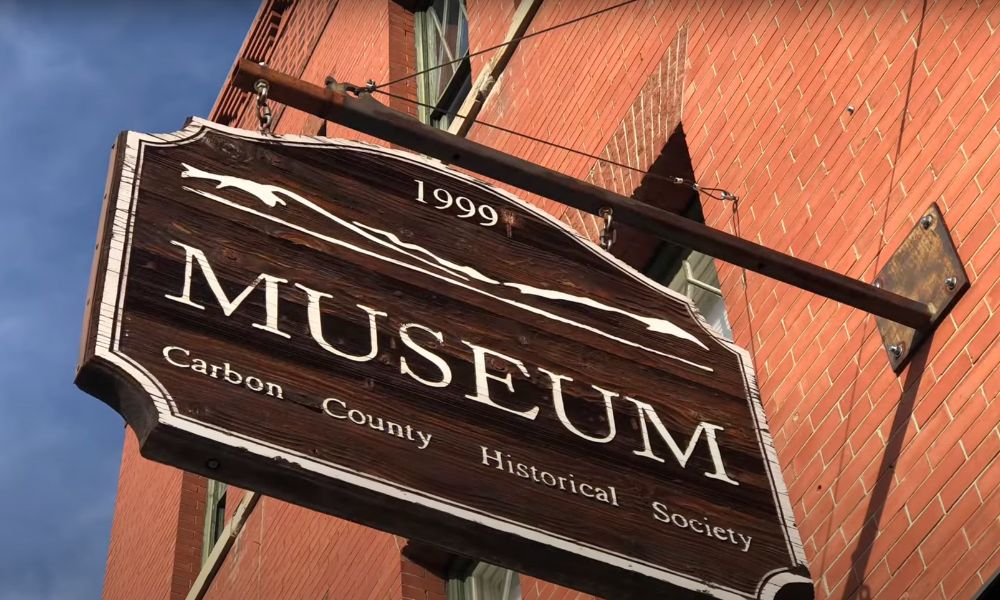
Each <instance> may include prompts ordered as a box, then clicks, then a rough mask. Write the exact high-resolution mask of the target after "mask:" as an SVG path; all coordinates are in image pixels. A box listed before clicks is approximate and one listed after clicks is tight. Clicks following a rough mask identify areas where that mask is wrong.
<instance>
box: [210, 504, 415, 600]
mask: <svg viewBox="0 0 1000 600" xmlns="http://www.w3.org/2000/svg"><path fill="white" fill-rule="evenodd" d="M404 544H405V540H401V539H399V538H397V537H395V536H392V535H389V534H386V533H381V532H378V531H375V530H372V529H368V528H366V527H362V526H360V525H355V524H354V523H350V522H348V521H343V520H340V519H335V518H333V517H328V516H326V515H321V514H318V513H315V512H312V511H310V510H307V509H304V508H300V507H298V506H294V505H291V504H287V503H284V502H280V501H278V500H274V499H273V498H267V497H264V498H261V499H260V501H259V502H258V503H257V506H256V507H255V508H254V510H253V512H252V513H250V516H249V518H248V519H247V521H246V523H245V524H244V526H243V529H242V531H241V532H240V534H239V536H238V537H237V539H236V542H235V543H234V544H233V547H232V548H231V549H230V550H229V552H228V554H227V555H226V556H225V559H224V561H223V563H222V566H221V568H220V569H219V572H218V573H217V574H216V575H215V578H214V579H213V581H212V584H211V585H210V587H209V588H208V593H207V594H206V595H205V600H221V599H237V598H238V599H240V600H242V599H245V598H266V599H275V600H278V599H282V598H287V599H298V598H312V599H316V600H321V599H322V598H327V599H329V600H386V599H390V598H400V589H401V586H402V580H401V569H400V547H401V546H402V545H404Z"/></svg>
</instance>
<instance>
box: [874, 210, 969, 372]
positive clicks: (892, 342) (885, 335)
mask: <svg viewBox="0 0 1000 600" xmlns="http://www.w3.org/2000/svg"><path fill="white" fill-rule="evenodd" d="M875 285H877V286H880V287H882V288H883V289H886V290H888V291H890V292H895V293H897V294H899V295H901V296H906V297H907V298H911V299H913V300H916V301H918V302H923V303H925V304H927V305H928V307H930V309H931V312H932V314H933V321H932V325H931V327H930V328H929V329H928V330H927V331H917V330H915V329H911V328H909V327H907V326H905V325H900V324H899V323H895V322H893V321H890V320H888V319H883V318H878V319H876V320H877V322H878V330H879V333H880V334H882V346H883V347H884V348H885V351H886V354H887V355H888V357H889V364H891V365H892V369H893V371H895V372H897V373H898V372H900V371H901V370H902V369H903V367H905V366H906V363H907V362H908V361H909V359H910V358H911V357H912V356H913V353H914V352H915V351H916V350H918V349H919V348H920V344H921V343H922V342H923V341H924V340H925V339H926V338H927V336H928V335H929V334H930V333H931V332H932V331H934V329H935V328H937V326H938V325H939V324H940V323H941V321H942V320H943V319H944V317H945V316H946V315H947V313H948V311H949V310H950V309H951V307H952V306H954V305H955V302H957V301H958V299H959V298H961V297H962V294H964V293H965V292H966V290H968V289H969V277H968V275H966V273H965V269H964V268H963V267H962V259H961V258H959V256H958V251H957V250H956V249H955V244H954V243H953V242H952V241H951V235H950V234H949V233H948V227H947V226H946V225H945V223H944V218H943V217H942V215H941V210H940V209H938V206H937V204H932V205H931V206H930V208H928V209H927V210H926V211H925V212H924V214H923V215H922V216H921V218H920V219H918V220H917V224H916V225H915V226H914V227H913V231H911V232H910V235H908V236H907V237H906V239H905V240H904V241H903V243H902V244H900V246H899V248H897V249H896V252H895V253H893V255H892V257H890V258H889V261H888V262H887V263H886V264H885V267H883V268H882V271H881V272H880V273H879V274H878V277H876V279H875Z"/></svg>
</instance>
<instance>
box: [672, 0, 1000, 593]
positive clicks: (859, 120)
mask: <svg viewBox="0 0 1000 600" xmlns="http://www.w3.org/2000/svg"><path fill="white" fill-rule="evenodd" d="M800 5H801V6H800ZM699 6H700V10H698V9H694V10H692V11H691V12H690V13H689V14H687V15H685V16H684V17H683V18H685V19H686V20H687V21H688V22H689V23H691V24H692V25H694V24H698V25H697V26H693V27H692V34H691V38H690V41H689V47H688V53H689V71H688V74H687V81H688V88H687V92H686V94H687V98H686V106H685V113H684V122H685V128H686V129H687V131H688V132H690V137H689V143H690V149H691V154H692V159H693V163H694V168H695V172H696V173H697V174H698V175H699V178H700V180H701V181H702V182H703V183H707V184H711V185H715V184H718V185H723V186H727V187H729V188H730V189H733V191H735V192H736V193H738V194H739V195H741V196H743V197H744V199H743V200H741V202H740V204H739V225H740V231H739V233H740V235H742V236H744V237H747V238H750V239H753V240H755V241H758V242H760V243H763V244H765V245H767V246H770V247H773V248H776V249H779V250H782V251H785V252H788V253H791V254H794V255H796V256H798V257H800V258H803V259H805V260H809V261H812V262H815V263H819V264H823V265H826V266H829V267H830V268H833V269H835V270H837V271H840V272H843V273H847V274H849V275H851V276H852V277H856V278H859V279H864V280H866V281H871V280H872V279H873V278H874V275H875V273H876V272H877V271H878V270H879V268H880V267H881V265H883V264H884V263H885V261H886V260H887V259H888V257H889V256H890V255H891V253H892V250H893V249H894V248H895V247H896V246H898V244H899V243H900V241H901V240H902V239H903V237H905V235H906V234H907V233H908V231H909V229H910V228H911V227H912V226H913V224H914V223H915V220H916V219H918V218H919V216H920V215H921V214H922V211H923V210H924V209H926V208H927V206H928V204H929V203H930V202H932V201H936V202H938V203H939V204H940V205H941V207H942V209H943V210H944V211H945V220H946V222H947V223H948V225H949V226H950V227H951V229H952V233H953V236H954V238H955V241H956V243H957V244H958V246H959V254H960V255H961V257H962V259H963V260H964V261H965V263H966V269H967V270H968V271H969V275H970V277H971V279H972V289H971V291H970V292H969V293H968V294H967V296H966V297H965V298H964V299H963V300H962V301H961V302H960V303H959V305H958V306H957V307H956V308H955V310H954V311H953V313H952V314H951V316H950V317H949V318H948V319H947V322H946V323H945V324H944V325H942V327H941V328H940V330H939V331H938V332H937V333H936V334H935V336H934V339H933V341H932V342H931V343H930V344H929V348H928V349H927V350H925V351H924V352H923V353H921V354H920V355H918V357H917V358H916V360H915V361H914V363H913V365H912V366H911V367H910V368H909V369H908V370H907V371H906V372H905V373H903V374H902V375H901V376H900V377H896V376H895V375H894V374H893V373H892V371H891V370H890V369H889V368H888V366H887V363H886V359H885V356H884V351H883V350H882V348H881V341H880V337H879V335H878V332H877V330H876V329H875V326H874V319H873V318H872V317H870V316H866V315H864V314H863V313H861V312H859V311H856V310H853V309H848V308H844V307H842V306H839V305H837V304H836V303H834V302H832V301H827V300H824V299H822V298H818V297H816V296H813V295H811V294H808V293H805V292H801V291H799V290H796V289H794V288H791V287H788V286H784V285H781V284H776V283H775V282H773V281H771V280H768V279H765V278H763V277H759V276H757V275H754V274H749V275H747V276H746V281H747V284H746V287H745V288H744V286H743V283H742V276H743V273H742V272H741V271H739V270H737V269H734V268H731V267H723V268H722V277H723V289H724V290H725V292H726V297H727V301H728V305H729V309H730V315H731V317H732V318H733V320H734V323H733V325H734V327H733V329H734V332H735V334H736V337H737V340H738V341H739V342H740V343H742V344H743V345H747V346H750V345H752V346H753V348H754V355H755V363H756V367H757V371H758V378H759V381H760V386H761V390H762V393H763V397H764V401H765V407H766V409H767V412H768V417H769V421H770V424H771V427H772V429H773V432H774V436H775V444H776V446H777V450H778V454H779V457H780V458H781V462H782V464H783V467H784V472H785V478H786V480H787V481H788V483H789V487H790V491H791V495H792V498H793V500H794V502H795V510H796V514H797V515H798V517H799V521H800V528H801V533H802V536H803V539H804V541H805V543H806V549H807V553H808V555H809V558H810V561H811V563H812V565H811V566H812V569H813V573H814V575H815V577H816V579H817V582H818V588H819V593H820V597H830V598H842V597H843V598H847V597H855V596H860V597H884V598H901V597H911V598H949V599H950V598H970V597H972V595H973V594H974V593H975V591H976V590H977V589H978V588H979V587H981V586H982V585H983V581H984V579H987V578H988V577H990V576H991V575H992V573H993V572H994V571H995V570H996V569H997V567H998V566H1000V555H998V554H997V550H996V549H997V548H998V546H1000V527H998V523H997V514H998V511H997V506H998V505H1000V498H998V497H997V495H996V490H997V478H998V469H997V468H996V464H995V459H996V455H997V453H998V451H1000V438H998V435H997V429H996V426H997V422H998V411H1000V407H998V406H997V404H996V397H997V394H998V392H1000V382H998V379H997V378H995V377H991V375H992V373H993V372H994V371H995V369H996V366H997V363H998V362H1000V349H998V347H997V345H996V344H995V341H996V337H997V335H998V333H1000V327H998V326H997V325H996V323H992V324H991V323H990V322H989V321H988V317H989V316H990V315H991V314H992V312H993V310H994V309H995V307H996V306H997V303H996V297H997V292H996V290H997V289H1000V288H996V287H995V285H994V283H995V282H996V281H997V278H998V275H1000V262H998V261H996V260H995V257H996V255H997V252H998V251H1000V236H995V235H992V234H993V233H994V232H995V231H996V229H997V220H996V215H995V213H994V209H993V208H992V206H993V198H994V197H995V196H996V194H997V191H998V190H1000V179H997V178H996V177H995V174H996V172H997V169H998V164H1000V163H998V160H997V158H996V157H995V156H994V152H995V149H996V148H997V142H998V141H1000V139H998V137H1000V136H998V132H997V129H996V123H997V118H998V115H1000V113H998V112H997V109H996V106H995V103H996V99H997V94H998V93H1000V92H998V90H1000V84H997V82H996V74H997V72H998V69H1000V57H998V56H997V54H996V52H995V51H994V49H995V48H996V43H997V38H996V37H995V36H994V35H993V31H994V30H995V28H996V24H997V23H1000V12H998V10H997V8H996V5H995V4H994V5H993V6H992V8H987V6H986V5H984V6H983V7H981V8H976V7H975V5H974V4H973V3H965V2H957V1H953V2H946V1H939V2H927V3H926V5H925V4H924V3H923V2H918V1H908V2H864V3H863V2H852V3H845V2H835V3H831V4H820V3H795V2H776V3H773V4H772V5H771V6H765V5H763V4H754V5H753V8H752V9H750V10H746V9H740V10H737V9H736V7H735V6H733V5H732V4H731V3H728V2H706V3H701V4H700V5H699ZM848 105H853V106H854V107H856V109H857V110H856V112H855V113H854V114H853V115H851V114H850V113H848V112H847V107H848ZM706 212H707V214H708V215H709V219H710V221H711V222H712V224H714V225H715V226H716V227H720V228H724V229H729V230H730V231H732V230H733V226H734V224H735V223H736V221H735V220H734V215H733V210H732V207H731V206H728V205H722V204H719V203H711V204H707V205H706ZM915 268H919V266H916V267H915ZM748 317H749V318H748Z"/></svg>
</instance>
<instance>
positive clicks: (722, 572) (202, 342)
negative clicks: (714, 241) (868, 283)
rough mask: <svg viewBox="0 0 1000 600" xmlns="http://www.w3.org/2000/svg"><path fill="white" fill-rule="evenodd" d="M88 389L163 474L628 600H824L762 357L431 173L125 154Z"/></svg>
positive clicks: (224, 145) (590, 251) (538, 215)
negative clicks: (767, 400)
mask: <svg viewBox="0 0 1000 600" xmlns="http://www.w3.org/2000/svg"><path fill="white" fill-rule="evenodd" d="M99 236H100V239H99V245H98V250H97V257H96V260H95V270H94V280H93V284H92V290H91V296H90V305H89V308H88V312H87V318H86V324H85V332H84V349H83V356H82V360H81V365H80V368H79V373H78V376H77V384H78V385H79V386H80V387H81V388H83V389H84V390H86V391H88V392H89V393H91V394H93V395H95V396H97V397H98V398H100V399H101V400H103V401H105V402H107V403H108V404H110V405H111V406H112V407H113V408H115V409H116V410H117V411H119V412H120V413H121V414H122V415H123V416H124V417H125V419H126V420H127V421H128V423H129V424H130V425H131V426H132V427H133V428H134V429H135V431H136V433H137V434H138V436H139V439H140V441H141V447H142V452H143V454H144V455H145V456H147V457H149V458H151V459H154V460H158V461H162V462H164V463H168V464H171V465H176V466H178V467H182V468H184V469H189V470H192V471H196V472H200V473H204V474H206V475H209V476H211V477H214V478H217V479H221V480H224V481H229V482H232V483H234V484H237V485H240V486H243V487H248V488H252V489H257V490H260V491H262V492H264V493H266V494H269V495H273V496H276V497H279V498H283V499H286V500H289V501H291V502H295V503H298V504H302V505H305V506H309V507H312V508H314V509H317V510H321V511H324V512H327V513H331V514H335V515H340V516H342V517H345V518H348V519H351V520H354V521H358V522H361V523H365V524H368V525H370V526H372V527H376V528H379V529H383V530H387V531H392V532H396V533H399V534H401V535H405V536H410V537H413V538H418V539H422V540H425V541H429V542H432V543H436V544H438V545H441V546H444V547H446V548H450V549H452V550H454V551H456V552H459V553H463V554H465V555H469V556H475V557H481V558H484V559H487V560H489V561H492V562H496V563H499V564H503V565H507V566H511V567H513V568H515V569H518V570H520V571H522V572H526V573H531V574H535V575H538V576H540V577H543V578H546V579H549V580H555V581H558V582H561V583H564V584H567V585H569V586H572V587H576V588H578V589H583V590H587V591H592V592H595V593H598V594H602V595H605V596H607V597H610V598H651V597H670V598H696V597H715V598H806V597H811V596H812V586H811V584H810V582H809V578H808V572H807V570H806V567H805V564H804V559H803V551H802V547H801V544H800V541H799V537H798V534H797V533H796V530H795V526H794V522H793V516H792V512H791V509H790V505H789V502H788V498H787V495H786V492H785V487H784V485H783V483H782V480H781V475H780V473H779V471H778V465H777V461H776V458H775V454H774V450H773V448H772V445H771V439H770V436H769V434H768V430H767V426H766V424H765V420H764V415H763V413H762V411H761V405H760V401H759V398H758V394H757V390H756V387H755V382H754V375H753V372H752V370H751V367H750V361H749V359H748V355H747V353H746V352H745V351H744V350H742V349H740V348H737V347H735V346H733V345H732V344H730V343H728V342H726V341H724V340H722V339H719V338H717V337H716V336H715V335H713V333H711V331H710V330H709V329H708V328H707V327H706V326H705V325H704V324H703V322H702V321H701V320H700V317H698V316H697V315H696V312H695V310H694V309H693V308H692V306H691V304H690V302H689V301H688V300H687V299H685V298H683V297H681V296H679V295H677V294H675V293H673V292H671V291H668V290H666V289H665V288H663V287H661V286H659V285H657V284H655V283H653V282H651V281H649V280H647V279H645V278H644V277H642V276H641V275H639V274H637V273H636V272H634V271H633V270H631V269H630V268H628V267H627V266H625V265H623V264H621V263H619V262H618V261H616V260H615V259H614V258H613V257H611V256H609V255H607V254H605V253H603V252H602V251H600V250H599V249H597V248H596V247H595V246H593V245H592V244H590V243H589V242H587V241H584V240H581V239H580V238H578V237H577V236H576V235H575V234H574V233H572V232H571V231H570V230H569V229H567V228H566V227H565V226H563V225H562V224H560V223H559V222H557V221H555V220H554V219H552V218H551V217H550V216H548V215H546V214H544V213H542V212H540V211H538V210H536V209H535V208H533V207H531V206H528V205H526V204H525V203H523V202H521V201H519V200H518V199H517V198H514V197H512V196H511V195H509V194H507V193H506V192H503V191H500V190H497V189H494V188H492V187H490V186H488V185H486V184H484V183H481V182H478V181H476V180H474V179H472V178H470V177H467V176H465V175H463V174H459V173H456V172H452V171H450V170H448V169H446V168H443V167H441V166H438V165H436V164H433V163H431V162H429V161H426V160H424V159H422V158H420V157H418V156H416V155H412V154H408V153H404V152H397V151H392V150H387V149H383V148H377V147H374V146H368V145H362V144H356V143H351V142H344V141H336V140H327V139H317V138H299V137H283V138H277V139H275V138H260V137H258V136H255V135H254V134H252V133H248V132H243V131H237V130H232V129H228V128H225V127H221V126H218V125H213V124H210V123H207V122H204V121H198V120H196V121H193V122H192V123H191V124H190V125H189V126H188V127H187V128H186V129H184V130H183V131H181V132H179V133H176V134H169V135H146V134H141V133H133V132H129V133H125V134H122V136H121V138H120V139H119V141H118V143H117V145H116V150H115V153H114V159H113V165H112V172H111V176H110V181H109V186H108V195H107V199H106V208H105V212H104V218H103V222H102V224H101V227H100V233H99Z"/></svg>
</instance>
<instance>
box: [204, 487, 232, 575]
mask: <svg viewBox="0 0 1000 600" xmlns="http://www.w3.org/2000/svg"><path fill="white" fill-rule="evenodd" d="M228 487H229V486H227V485H226V484H224V483H222V482H221V481H215V480H214V479H209V480H208V498H207V499H206V501H205V534H204V538H203V539H202V544H201V562H205V560H206V559H208V555H209V554H211V553H212V548H213V547H214V546H215V542H217V541H219V537H220V536H221V535H222V529H223V528H224V527H225V525H226V489H228Z"/></svg>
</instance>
